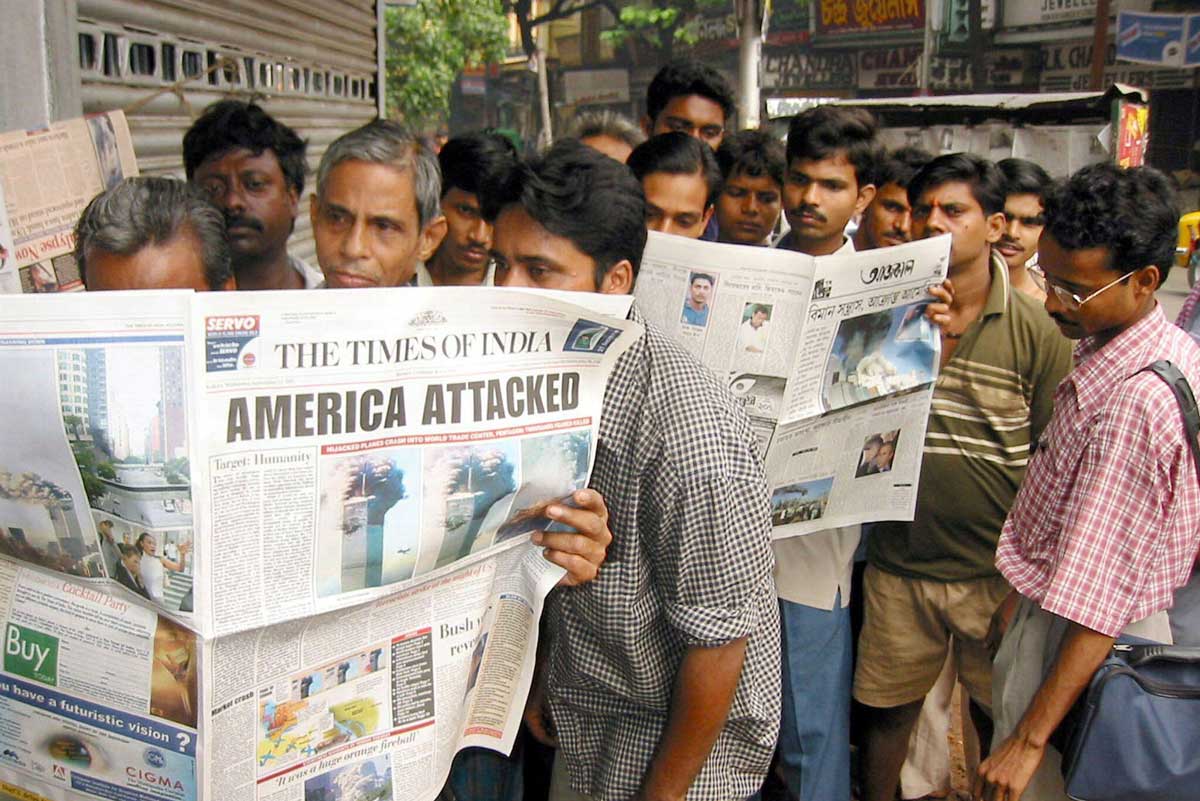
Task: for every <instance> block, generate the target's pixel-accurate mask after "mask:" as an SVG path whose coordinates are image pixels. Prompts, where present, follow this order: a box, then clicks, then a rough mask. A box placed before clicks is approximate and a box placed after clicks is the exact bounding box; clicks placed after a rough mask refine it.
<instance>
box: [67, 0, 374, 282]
mask: <svg viewBox="0 0 1200 801" xmlns="http://www.w3.org/2000/svg"><path fill="white" fill-rule="evenodd" d="M78 8H79V13H78V22H79V62H80V72H81V78H82V93H83V110H84V112H85V113H91V112H97V111H109V110H112V109H125V110H126V116H127V117H128V119H129V128H130V131H131V133H132V134H133V145H134V151H135V152H136V153H137V158H138V168H139V169H140V170H141V171H142V172H143V173H144V174H148V175H163V174H173V175H178V176H180V177H182V176H183V155H182V141H183V134H184V131H186V130H187V129H188V127H189V126H190V125H191V124H192V121H193V120H194V119H195V118H196V117H197V116H198V115H199V114H200V112H201V111H203V109H204V108H205V107H206V106H207V105H208V104H209V103H212V102H213V101H215V100H219V99H221V98H223V97H230V96H235V97H239V98H243V99H249V98H251V97H253V98H255V99H256V100H257V102H258V103H259V104H260V105H261V106H262V107H263V108H264V109H266V111H267V112H268V113H270V114H271V115H272V116H274V117H275V118H276V119H278V120H280V121H281V122H283V123H284V124H286V125H289V126H291V127H292V128H294V129H295V130H296V131H297V132H298V133H299V134H300V136H301V137H303V138H304V139H306V140H307V141H308V160H309V168H310V170H311V171H312V173H313V174H314V175H315V172H316V167H317V164H318V163H319V162H320V160H321V155H322V154H323V153H324V152H325V148H326V147H328V146H329V143H330V142H332V141H333V140H334V139H336V138H337V137H338V136H339V135H341V134H342V133H344V132H346V131H348V130H350V129H351V128H355V127H357V126H359V125H361V124H363V123H364V122H367V121H369V120H371V119H373V118H374V117H375V115H376V108H377V106H376V103H377V101H376V76H377V71H376V70H377V61H376V53H377V50H376V42H377V39H376V16H375V13H376V11H375V0H321V2H317V3H314V2H312V1H311V0H205V2H195V0H149V1H147V0H78ZM181 81H182V82H183V83H182V84H181V85H180V82H181ZM163 90H169V91H163ZM156 92H161V94H155V93H156ZM311 191H312V176H311V175H310V177H309V180H308V182H307V183H306V185H305V196H306V197H305V199H302V201H301V209H300V211H301V213H300V215H299V216H298V217H297V218H296V230H295V233H293V234H292V239H291V242H290V243H289V251H290V252H291V253H292V254H293V255H295V256H299V257H300V258H302V259H305V260H307V261H309V262H310V263H311V264H313V265H314V266H315V264H316V259H315V256H314V250H313V242H312V230H311V227H310V225H309V220H308V200H307V195H308V194H310V193H311Z"/></svg>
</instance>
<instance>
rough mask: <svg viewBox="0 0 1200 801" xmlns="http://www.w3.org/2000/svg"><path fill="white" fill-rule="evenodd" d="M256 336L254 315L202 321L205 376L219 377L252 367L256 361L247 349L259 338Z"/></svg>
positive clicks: (211, 318)
mask: <svg viewBox="0 0 1200 801" xmlns="http://www.w3.org/2000/svg"><path fill="white" fill-rule="evenodd" d="M258 334H259V317H258V315H257V314H242V315H235V316H222V317H205V318H204V342H205V356H206V364H207V372H210V373H219V372H224V371H226V370H238V369H243V368H250V367H253V366H254V364H255V362H256V361H257V359H258V357H257V354H255V352H254V349H253V348H251V347H249V345H250V343H251V342H252V341H253V340H255V339H257V338H258Z"/></svg>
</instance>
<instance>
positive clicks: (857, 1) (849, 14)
mask: <svg viewBox="0 0 1200 801" xmlns="http://www.w3.org/2000/svg"><path fill="white" fill-rule="evenodd" d="M813 7H814V9H815V14H816V27H817V33H818V34H819V35H821V36H840V35H846V34H851V35H853V34H863V33H876V32H879V31H920V30H924V28H925V3H924V2H923V0H816V2H815V3H813Z"/></svg>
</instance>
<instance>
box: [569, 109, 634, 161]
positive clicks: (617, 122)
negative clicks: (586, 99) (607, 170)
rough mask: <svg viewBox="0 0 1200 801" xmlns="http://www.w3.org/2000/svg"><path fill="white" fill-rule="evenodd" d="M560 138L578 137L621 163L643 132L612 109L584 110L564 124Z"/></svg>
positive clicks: (625, 159) (631, 121)
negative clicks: (565, 126)
mask: <svg viewBox="0 0 1200 801" xmlns="http://www.w3.org/2000/svg"><path fill="white" fill-rule="evenodd" d="M559 138H560V139H578V140H579V141H580V142H583V143H584V144H585V145H587V146H588V147H590V148H592V149H593V150H599V151H600V152H601V153H603V154H604V155H606V156H608V157H609V158H611V159H616V160H617V161H619V162H621V163H622V164H624V163H625V162H626V161H628V159H629V154H630V153H632V152H633V150H634V148H636V147H637V146H638V145H640V144H641V143H642V142H645V141H646V134H645V133H643V132H642V129H641V128H639V127H638V126H637V124H636V123H634V121H633V120H631V119H629V118H628V117H626V116H624V115H622V114H618V113H617V112H615V111H608V110H604V111H585V112H583V113H582V114H579V115H577V116H576V117H575V118H574V119H573V120H571V122H570V123H568V124H567V129H566V131H564V132H563V135H562V136H561V137H559Z"/></svg>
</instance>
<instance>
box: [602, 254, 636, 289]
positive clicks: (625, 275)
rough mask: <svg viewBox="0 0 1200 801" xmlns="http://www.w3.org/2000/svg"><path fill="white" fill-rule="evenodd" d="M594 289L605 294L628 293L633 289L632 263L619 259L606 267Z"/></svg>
mask: <svg viewBox="0 0 1200 801" xmlns="http://www.w3.org/2000/svg"><path fill="white" fill-rule="evenodd" d="M596 291H598V292H600V293H602V294H605V295H628V294H629V293H630V292H632V291H633V265H632V264H630V263H629V259H621V260H620V261H619V262H617V263H616V264H614V265H613V266H612V267H609V268H608V272H606V273H605V274H604V279H603V280H602V281H601V282H600V286H599V287H597V288H596Z"/></svg>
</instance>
